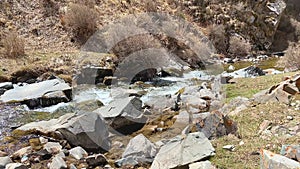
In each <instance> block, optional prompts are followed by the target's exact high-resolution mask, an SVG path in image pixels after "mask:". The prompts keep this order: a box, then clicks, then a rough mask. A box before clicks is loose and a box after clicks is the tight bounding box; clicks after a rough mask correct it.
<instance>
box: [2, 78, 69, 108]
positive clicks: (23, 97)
mask: <svg viewBox="0 0 300 169" xmlns="http://www.w3.org/2000/svg"><path fill="white" fill-rule="evenodd" d="M70 92H71V87H70V86H69V85H68V84H67V83H65V82H63V81H62V80H59V79H53V80H47V81H43V82H40V83H34V84H29V85H25V86H21V87H17V88H14V89H11V90H8V91H7V92H5V93H4V94H3V95H2V96H0V101H2V102H6V103H8V102H20V103H24V104H26V105H27V106H28V107H30V108H35V107H39V106H42V107H45V106H51V105H55V104H57V103H60V102H68V101H70V100H71V95H70Z"/></svg>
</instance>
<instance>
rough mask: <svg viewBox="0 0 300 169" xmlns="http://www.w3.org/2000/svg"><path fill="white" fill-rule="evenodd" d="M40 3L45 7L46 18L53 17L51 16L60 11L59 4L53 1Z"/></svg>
mask: <svg viewBox="0 0 300 169" xmlns="http://www.w3.org/2000/svg"><path fill="white" fill-rule="evenodd" d="M40 3H41V5H42V6H43V9H44V15H45V16H46V17H48V16H51V15H55V14H57V13H58V11H59V6H58V4H57V3H56V2H55V1H53V0H40Z"/></svg>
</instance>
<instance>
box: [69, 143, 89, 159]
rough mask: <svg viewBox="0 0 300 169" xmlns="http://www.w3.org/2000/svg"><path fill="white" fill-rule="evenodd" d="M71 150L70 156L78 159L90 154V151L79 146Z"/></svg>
mask: <svg viewBox="0 0 300 169" xmlns="http://www.w3.org/2000/svg"><path fill="white" fill-rule="evenodd" d="M69 152H70V156H71V157H74V158H75V159H76V160H80V159H82V158H84V157H86V156H88V153H87V152H86V151H85V150H84V149H83V148H82V147H79V146H78V147H75V148H72V149H71V150H70V151H69Z"/></svg>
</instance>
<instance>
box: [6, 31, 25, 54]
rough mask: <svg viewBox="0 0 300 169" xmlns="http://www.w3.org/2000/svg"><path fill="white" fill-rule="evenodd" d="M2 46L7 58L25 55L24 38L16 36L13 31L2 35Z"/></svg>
mask: <svg viewBox="0 0 300 169" xmlns="http://www.w3.org/2000/svg"><path fill="white" fill-rule="evenodd" d="M1 43H2V46H3V48H4V55H5V56H6V57H8V58H19V57H22V56H25V44H24V40H23V39H22V38H20V37H19V36H18V34H17V33H16V32H15V31H12V32H9V33H7V34H6V35H4V38H3V39H2V40H1Z"/></svg>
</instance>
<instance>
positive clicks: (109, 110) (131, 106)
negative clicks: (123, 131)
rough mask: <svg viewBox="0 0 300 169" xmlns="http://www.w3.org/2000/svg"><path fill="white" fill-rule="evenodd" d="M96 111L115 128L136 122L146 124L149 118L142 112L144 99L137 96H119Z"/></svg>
mask: <svg viewBox="0 0 300 169" xmlns="http://www.w3.org/2000/svg"><path fill="white" fill-rule="evenodd" d="M94 112H96V113H98V114H100V115H101V116H102V117H103V118H104V119H105V120H106V121H107V123H109V125H110V126H111V127H112V128H113V129H120V128H124V127H125V126H129V125H134V124H144V123H145V122H146V121H147V118H146V117H145V116H144V114H143V112H142V101H141V100H140V99H138V98H137V97H125V98H119V99H116V100H114V101H113V102H111V103H110V104H109V105H107V106H104V107H101V108H99V109H97V110H95V111H94Z"/></svg>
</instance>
